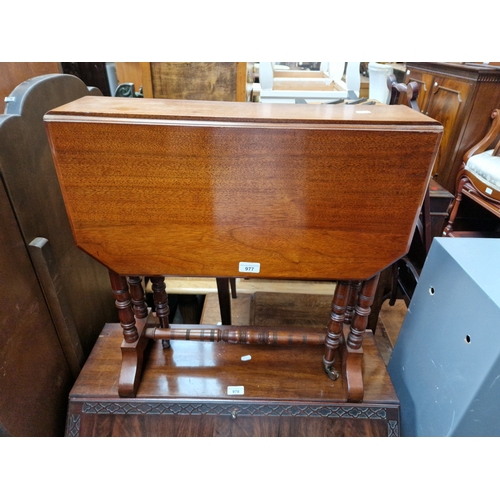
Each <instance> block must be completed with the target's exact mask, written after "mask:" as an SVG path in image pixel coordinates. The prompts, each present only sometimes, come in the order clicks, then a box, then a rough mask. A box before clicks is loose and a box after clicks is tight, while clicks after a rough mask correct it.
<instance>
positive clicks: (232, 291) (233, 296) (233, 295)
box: [229, 278, 238, 299]
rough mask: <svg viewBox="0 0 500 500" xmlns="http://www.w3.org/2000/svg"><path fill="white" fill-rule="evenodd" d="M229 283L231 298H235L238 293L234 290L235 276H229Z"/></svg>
mask: <svg viewBox="0 0 500 500" xmlns="http://www.w3.org/2000/svg"><path fill="white" fill-rule="evenodd" d="M229 284H230V285H231V297H232V298H233V299H237V298H238V294H237V292H236V278H229Z"/></svg>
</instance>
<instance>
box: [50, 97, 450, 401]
mask: <svg viewBox="0 0 500 500" xmlns="http://www.w3.org/2000/svg"><path fill="white" fill-rule="evenodd" d="M45 121H46V126H47V130H48V134H49V138H50V142H51V147H52V153H53V156H54V160H55V165H56V169H57V173H58V176H59V181H60V184H61V188H62V192H63V197H64V202H65V205H66V209H67V212H68V216H69V219H70V221H71V225H72V229H73V234H74V238H75V242H76V244H77V246H78V247H80V248H81V249H82V250H84V251H85V252H87V253H88V254H90V255H91V256H93V257H94V258H96V259H97V260H98V261H100V262H101V263H102V264H104V265H105V266H107V267H108V268H109V270H110V277H111V286H112V289H113V292H114V295H115V299H116V304H117V307H118V310H119V317H120V323H121V327H122V330H123V337H124V339H123V342H122V345H121V350H122V368H121V371H120V376H119V383H118V394H119V396H121V397H127V398H131V397H134V396H135V395H136V394H137V391H138V388H139V385H140V381H141V371H142V365H143V358H144V353H145V351H146V347H147V346H148V344H149V343H150V341H151V340H153V339H155V340H158V339H161V340H163V345H164V346H165V348H167V347H168V345H169V342H170V340H176V341H179V340H184V341H186V340H199V341H224V342H229V343H239V344H278V345H283V344H284V345H290V344H297V345H296V346H295V348H296V349H297V350H298V351H300V350H301V349H307V348H308V347H301V346H302V345H303V344H312V345H320V346H321V345H323V348H322V349H320V350H321V351H322V352H323V368H324V370H325V372H326V374H323V376H324V377H327V375H328V377H329V379H327V381H328V383H330V384H340V386H343V387H344V398H345V400H346V401H348V402H360V401H362V400H363V397H364V385H363V377H362V372H363V347H362V342H363V332H364V331H365V328H366V324H367V316H368V314H369V311H370V305H371V303H372V301H373V295H374V293H375V289H376V286H377V281H378V276H379V272H380V271H381V270H382V269H384V268H385V267H387V266H388V265H390V264H391V263H393V262H395V261H396V260H397V259H399V258H400V257H402V256H403V255H405V254H406V253H407V250H408V247H409V243H410V241H411V237H412V235H413V231H414V227H415V223H416V220H417V217H418V214H419V210H420V206H421V203H422V200H423V197H424V193H425V189H426V187H427V183H428V180H429V174H430V171H431V169H432V166H433V162H434V160H435V157H436V153H437V148H438V146H439V141H440V137H441V134H442V127H441V125H439V124H438V123H437V122H436V121H434V120H432V119H431V118H428V117H426V116H423V115H422V114H420V113H416V112H414V111H413V110H411V109H409V108H407V107H405V106H350V105H335V106H328V105H318V106H299V105H287V104H262V103H260V104H256V103H230V102H204V101H177V100H162V99H158V100H155V99H151V100H149V99H123V98H107V97H84V98H82V99H79V100H77V101H74V102H72V103H69V104H67V105H64V106H61V107H60V108H57V109H55V110H52V111H50V112H49V113H48V114H47V115H46V116H45ZM165 276H199V277H202V276H212V277H213V276H215V277H218V278H231V277H252V278H259V277H261V278H267V279H294V280H336V281H337V286H336V289H335V294H334V298H333V301H332V311H331V315H330V320H329V323H328V325H325V328H324V329H320V330H317V329H316V330H314V329H304V328H295V329H294V328H275V327H273V328H265V327H254V326H249V327H239V326H238V327H236V326H215V325H169V323H168V298H167V294H166V291H165V285H164V277H165ZM142 277H148V278H149V279H150V280H151V282H152V288H153V292H154V300H155V311H156V312H155V314H154V315H152V314H149V315H148V310H147V308H146V306H145V302H144V292H143V289H142V285H141V280H142ZM297 286H299V287H300V283H298V284H297ZM298 351H297V352H298ZM337 353H339V355H340V357H339V356H336V354H337ZM193 356H195V357H196V355H195V354H193ZM288 359H289V363H290V364H291V365H292V366H293V364H294V362H295V356H294V355H293V354H292V351H291V352H290V355H289V358H288ZM339 359H341V363H340V365H338V368H335V366H336V362H337V361H338V360H339ZM195 365H196V359H193V366H195ZM318 370H319V371H321V360H318ZM339 374H340V376H341V378H340V379H339V380H338V381H337V382H335V380H336V379H337V378H338V377H339ZM330 379H331V380H330Z"/></svg>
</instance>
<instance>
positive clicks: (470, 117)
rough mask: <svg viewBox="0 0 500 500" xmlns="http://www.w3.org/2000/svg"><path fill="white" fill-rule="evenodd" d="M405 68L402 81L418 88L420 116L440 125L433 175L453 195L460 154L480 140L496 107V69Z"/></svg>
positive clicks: (499, 101)
mask: <svg viewBox="0 0 500 500" xmlns="http://www.w3.org/2000/svg"><path fill="white" fill-rule="evenodd" d="M407 68H408V70H407V72H406V76H405V82H406V83H407V82H409V81H416V82H418V83H419V84H420V86H421V89H420V93H419V98H418V104H419V107H420V109H421V111H422V113H424V114H427V115H428V116H431V117H432V118H435V119H436V120H438V121H439V122H441V123H442V124H443V126H444V133H443V140H442V143H441V147H440V152H439V156H438V158H437V161H436V164H435V166H434V169H433V175H435V176H436V178H437V181H438V182H439V183H440V184H441V185H442V186H443V187H444V188H445V189H447V190H448V191H450V192H451V193H452V194H455V189H456V178H457V175H458V171H459V169H460V167H461V164H462V158H463V156H464V154H465V153H466V151H467V150H468V149H469V148H471V147H472V146H473V145H474V144H476V143H477V142H479V141H480V140H481V138H482V137H484V135H485V134H486V132H487V130H488V128H489V125H490V115H491V112H492V111H493V109H495V108H498V107H499V106H500V68H498V67H495V66H492V65H482V64H473V63H468V64H456V63H439V62H411V63H407Z"/></svg>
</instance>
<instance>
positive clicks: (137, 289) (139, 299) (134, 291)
mask: <svg viewBox="0 0 500 500" xmlns="http://www.w3.org/2000/svg"><path fill="white" fill-rule="evenodd" d="M127 282H128V284H129V288H130V297H131V299H132V304H133V307H134V315H135V317H136V318H146V317H147V316H148V308H147V306H146V296H145V295H144V288H143V287H142V278H141V277H140V276H129V277H128V278H127Z"/></svg>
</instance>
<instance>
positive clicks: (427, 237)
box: [422, 185, 432, 257]
mask: <svg viewBox="0 0 500 500" xmlns="http://www.w3.org/2000/svg"><path fill="white" fill-rule="evenodd" d="M422 225H423V229H424V231H423V232H424V234H423V240H424V242H423V243H424V249H425V256H426V257H427V254H428V253H429V250H430V249H431V244H432V226H431V195H430V190H429V185H427V191H426V192H425V196H424V203H423V204H422Z"/></svg>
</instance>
